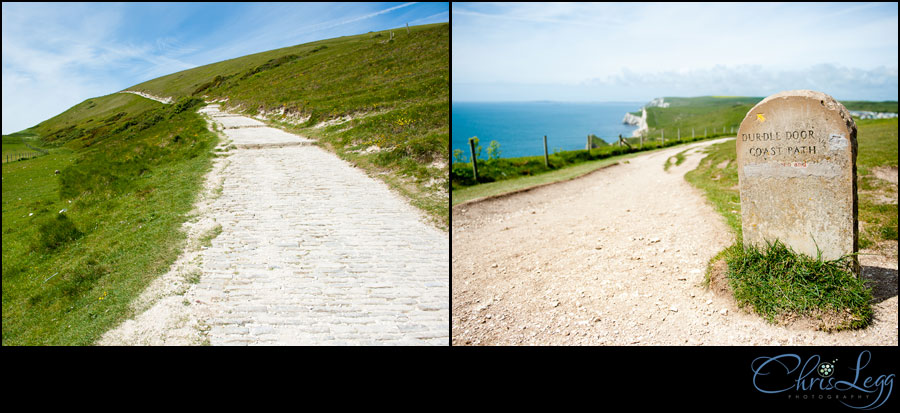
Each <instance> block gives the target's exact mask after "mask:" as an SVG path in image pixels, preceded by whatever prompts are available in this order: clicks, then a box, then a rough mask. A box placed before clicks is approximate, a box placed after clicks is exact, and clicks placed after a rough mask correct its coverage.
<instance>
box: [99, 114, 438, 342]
mask: <svg viewBox="0 0 900 413" xmlns="http://www.w3.org/2000/svg"><path fill="white" fill-rule="evenodd" d="M201 112H204V113H207V114H208V115H210V116H211V117H212V119H214V121H215V122H216V123H218V124H220V125H221V126H222V127H224V133H225V135H226V136H227V140H226V142H223V144H222V145H220V146H222V147H228V146H230V145H234V147H235V148H236V149H234V150H233V151H232V152H231V154H230V155H229V156H228V157H227V158H219V159H217V160H216V162H215V167H214V170H213V171H212V172H211V173H210V175H209V176H208V177H207V192H206V195H205V198H204V200H203V201H201V202H200V203H199V204H198V207H197V209H198V214H199V216H198V220H196V222H192V223H190V224H188V225H186V229H187V231H188V232H189V234H190V237H191V238H192V239H195V240H197V239H201V238H203V236H204V234H210V233H213V234H214V232H211V231H214V230H215V229H216V228H221V233H220V234H219V235H218V236H216V237H215V238H214V239H212V241H211V245H209V246H208V247H199V246H195V247H194V248H188V250H187V251H186V252H185V254H184V255H183V256H182V257H181V258H180V259H179V260H178V262H176V264H175V265H174V266H173V270H172V271H171V272H170V273H169V274H166V275H165V276H163V277H161V278H160V279H159V280H158V282H155V283H154V285H152V286H151V288H149V289H148V291H147V292H146V293H145V294H144V296H143V297H142V299H141V300H139V302H138V303H137V304H136V307H137V308H139V309H140V310H141V311H139V312H140V313H141V314H140V315H139V316H137V317H136V318H135V319H134V320H129V321H127V322H125V323H123V324H122V326H120V327H119V328H117V329H116V330H113V331H111V332H109V333H107V335H106V336H104V338H103V340H102V341H101V344H175V345H184V344H212V345H245V344H250V345H383V344H384V345H447V344H449V329H450V326H449V297H448V291H449V240H448V234H447V233H445V232H443V231H440V230H438V229H435V228H433V227H431V226H430V225H427V224H425V223H424V220H423V219H422V217H421V215H420V214H419V212H418V211H417V210H415V209H414V208H412V207H411V206H409V205H407V204H406V202H405V201H403V200H402V199H401V198H400V197H399V196H397V195H395V194H394V193H393V192H391V191H390V190H389V188H388V187H387V186H386V185H385V184H384V183H382V182H380V181H377V180H374V179H372V178H370V177H368V176H367V175H366V174H365V173H364V172H362V171H360V170H358V169H356V168H353V167H351V166H350V165H349V164H347V163H346V162H344V161H343V160H341V159H339V158H337V157H336V156H335V155H333V154H331V153H329V152H327V151H325V150H323V149H321V148H319V147H318V146H314V145H311V144H312V143H313V141H311V140H308V139H305V138H301V137H298V136H296V135H292V134H288V133H286V132H283V131H281V130H277V129H273V128H269V127H266V126H265V125H264V124H262V123H261V122H258V121H256V120H253V119H249V118H246V117H243V116H237V115H229V114H225V113H221V112H219V108H218V105H209V106H207V107H206V108H204V109H202V110H201ZM143 308H147V309H146V311H143Z"/></svg>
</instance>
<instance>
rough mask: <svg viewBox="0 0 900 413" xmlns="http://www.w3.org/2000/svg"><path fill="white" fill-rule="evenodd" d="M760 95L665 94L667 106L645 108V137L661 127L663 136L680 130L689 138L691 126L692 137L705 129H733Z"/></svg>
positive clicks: (759, 98)
mask: <svg viewBox="0 0 900 413" xmlns="http://www.w3.org/2000/svg"><path fill="white" fill-rule="evenodd" d="M762 99H763V98H761V97H732V96H701V97H695V98H677V97H667V98H664V101H665V102H666V103H668V104H669V107H667V108H660V107H652V108H647V126H648V127H649V128H650V132H649V133H648V136H652V137H656V136H658V135H659V134H660V131H661V130H665V135H666V139H673V138H675V137H676V134H677V131H678V129H679V128H680V129H681V136H682V138H683V137H685V136H686V137H690V136H691V128H694V133H695V135H696V136H700V135H702V134H703V133H704V130H706V131H707V134H713V131H714V130H715V131H716V132H717V133H721V132H722V128H726V130H728V131H729V132H730V130H731V128H732V127H734V129H735V130H737V128H738V126H740V124H741V121H742V120H744V116H745V115H746V114H747V112H748V111H749V110H750V109H751V108H753V106H754V105H756V104H757V103H759V101H761V100H762Z"/></svg>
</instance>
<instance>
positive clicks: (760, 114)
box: [756, 113, 766, 123]
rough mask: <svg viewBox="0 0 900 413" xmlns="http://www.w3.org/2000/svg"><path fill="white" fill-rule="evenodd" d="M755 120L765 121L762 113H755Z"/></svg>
mask: <svg viewBox="0 0 900 413" xmlns="http://www.w3.org/2000/svg"><path fill="white" fill-rule="evenodd" d="M756 120H758V121H759V123H763V122H765V121H766V118H765V117H763V115H762V113H757V114H756Z"/></svg>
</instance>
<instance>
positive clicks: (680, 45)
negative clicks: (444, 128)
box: [451, 3, 898, 100]
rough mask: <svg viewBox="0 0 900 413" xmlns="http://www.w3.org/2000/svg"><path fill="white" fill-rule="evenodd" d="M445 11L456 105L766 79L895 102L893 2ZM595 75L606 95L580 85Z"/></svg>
mask: <svg viewBox="0 0 900 413" xmlns="http://www.w3.org/2000/svg"><path fill="white" fill-rule="evenodd" d="M452 14H453V43H452V55H451V56H452V64H453V96H454V99H462V100H469V99H474V98H475V96H479V99H481V98H484V97H485V95H486V93H487V92H488V91H492V92H493V93H496V94H498V95H504V96H507V97H506V98H508V97H509V96H513V95H515V96H519V95H528V96H531V99H538V100H539V99H559V98H558V97H551V96H569V97H571V98H573V99H576V100H598V99H602V97H601V96H608V95H610V94H613V95H617V96H618V97H616V98H615V99H617V100H623V99H625V100H627V99H628V96H623V95H621V94H620V93H618V92H615V93H613V91H617V90H619V89H617V88H618V87H619V86H620V85H622V84H625V83H627V82H630V81H632V80H634V81H635V82H638V81H639V82H643V83H634V84H633V85H632V87H633V88H635V89H634V90H637V89H640V92H639V93H641V94H643V93H644V91H645V90H646V89H648V87H649V86H648V85H649V84H651V83H652V84H654V85H656V86H658V87H659V89H658V90H659V92H658V93H654V94H653V95H663V94H664V92H662V91H663V90H678V91H681V92H679V93H682V94H687V95H698V94H702V93H704V92H700V90H709V87H708V86H709V85H712V84H715V85H717V87H721V88H723V89H721V90H719V91H715V92H713V93H716V94H720V93H725V90H724V88H725V87H729V88H731V89H734V88H736V87H743V86H748V85H752V87H744V88H743V89H744V90H769V88H768V87H766V85H769V84H778V85H782V86H784V85H787V86H788V88H789V89H796V88H798V87H796V85H801V84H803V85H818V87H819V88H820V89H836V90H847V91H848V92H850V90H849V89H848V88H847V87H846V85H847V84H848V83H847V82H850V83H849V84H856V85H858V88H857V91H863V90H865V91H867V92H868V93H871V95H870V96H873V98H874V96H885V95H888V96H890V95H893V99H896V96H897V95H896V93H897V92H896V86H895V85H896V84H897V81H896V68H897V57H898V55H897V5H896V3H894V4H889V3H869V4H841V3H837V4H835V3H828V4H802V3H801V4H798V3H774V4H773V3H763V4H756V3H754V4H746V3H725V4H723V3H702V4H701V3H653V4H649V3H627V4H622V3H602V4H593V3H577V4H568V3H567V4H557V3H527V4H489V3H488V4H485V3H453V5H452ZM747 68H753V69H752V70H749V69H747ZM882 69H884V70H882ZM891 73H893V78H891ZM637 74H640V75H639V76H638V75H637ZM741 76H743V77H741ZM638 77H639V79H638ZM632 78H634V79H632ZM598 79H602V80H603V81H604V82H606V83H603V85H605V86H606V87H607V89H604V90H600V89H589V88H586V87H585V85H595V86H596V85H599V84H600V83H598ZM718 79H729V81H732V82H736V84H735V85H728V84H725V83H722V82H719V81H718ZM873 79H876V80H878V81H879V82H882V83H880V84H878V85H875V84H873V83H872V82H873V81H874V80H873ZM667 82H674V83H667ZM842 82H843V83H842ZM473 85H485V87H484V88H479V87H476V86H473ZM487 85H491V86H487ZM499 85H509V87H510V88H511V89H510V90H511V92H510V93H506V92H503V90H502V88H500V86H499ZM528 85H530V86H531V87H528ZM791 85H795V86H794V87H791ZM892 85H894V86H892ZM675 86H679V87H675ZM680 86H684V87H680ZM687 86H690V87H694V88H696V89H690V88H688V87H687ZM512 90H515V91H514V92H512ZM579 90H580V91H581V92H578V91H579ZM692 90H693V92H691V91H692ZM892 90H893V91H892ZM467 91H472V95H467ZM537 91H541V93H544V94H545V95H546V96H541V95H540V94H538V93H537ZM597 92H603V93H602V94H601V95H597V94H596V93H597ZM666 93H671V92H666ZM759 93H761V92H757V93H756V94H759ZM653 95H651V97H654V96H653ZM853 95H856V96H859V93H853ZM633 98H637V96H634V97H633ZM860 98H862V99H865V97H864V96H863V97H860ZM890 98H891V97H888V99H890Z"/></svg>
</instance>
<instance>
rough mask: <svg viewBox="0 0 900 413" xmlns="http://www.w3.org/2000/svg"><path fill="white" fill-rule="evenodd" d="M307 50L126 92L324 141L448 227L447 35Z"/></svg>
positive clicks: (345, 41)
mask: <svg viewBox="0 0 900 413" xmlns="http://www.w3.org/2000/svg"><path fill="white" fill-rule="evenodd" d="M409 31H410V33H409V34H407V32H406V28H400V29H393V36H392V35H391V30H385V31H380V32H371V33H366V34H362V35H356V36H345V37H340V38H335V39H328V40H322V41H317V42H312V43H306V44H302V45H298V46H292V47H286V48H282V49H277V50H272V51H268V52H263V53H257V54H253V55H249V56H244V57H239V58H236V59H231V60H226V61H223V62H219V63H213V64H209V65H205V66H202V67H198V68H194V69H189V70H185V71H182V72H178V73H174V74H172V75H168V76H163V77H160V78H158V79H154V80H151V81H148V82H144V83H141V84H139V85H135V86H134V87H131V88H129V90H133V91H143V92H147V93H150V94H152V95H157V96H170V97H184V96H196V97H203V98H204V99H207V100H218V99H227V102H225V103H223V107H224V109H226V110H229V111H237V112H241V113H243V114H246V115H249V116H260V117H264V118H265V119H266V120H267V122H268V123H269V124H270V125H271V126H275V127H278V128H282V129H284V130H287V131H288V132H292V133H297V134H300V135H304V136H308V137H311V138H314V139H317V140H318V141H319V142H320V144H321V145H322V146H323V147H325V148H327V149H329V150H331V151H333V152H335V153H336V154H337V155H338V156H340V157H342V158H343V159H345V160H347V161H349V162H351V163H353V164H355V165H356V166H358V167H360V168H362V169H364V170H366V171H367V172H369V173H370V175H373V176H376V177H378V178H381V179H382V180H384V181H385V182H386V183H388V184H389V185H390V186H391V187H392V188H394V189H395V190H397V191H399V192H400V193H402V194H403V195H405V196H407V197H408V198H409V199H410V201H411V203H412V204H413V205H415V206H417V207H419V208H421V209H423V210H424V211H425V212H426V213H428V215H429V216H430V217H431V218H432V219H433V220H434V221H435V222H436V223H437V225H438V226H440V227H443V228H446V227H447V224H448V222H449V209H448V205H447V204H448V196H449V190H450V188H449V182H448V181H447V175H448V173H449V158H450V156H449V146H450V145H449V142H450V135H449V130H450V116H449V113H450V102H449V101H450V83H449V81H450V27H449V24H446V23H441V24H430V25H423V26H414V27H410V28H409Z"/></svg>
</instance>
